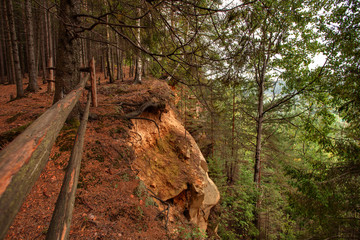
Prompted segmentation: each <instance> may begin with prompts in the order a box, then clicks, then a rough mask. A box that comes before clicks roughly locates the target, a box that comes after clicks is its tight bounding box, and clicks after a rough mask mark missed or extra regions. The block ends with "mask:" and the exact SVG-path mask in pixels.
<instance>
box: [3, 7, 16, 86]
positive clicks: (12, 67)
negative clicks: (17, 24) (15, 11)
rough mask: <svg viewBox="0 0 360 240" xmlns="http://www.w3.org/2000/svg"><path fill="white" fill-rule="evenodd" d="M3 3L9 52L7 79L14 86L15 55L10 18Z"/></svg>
mask: <svg viewBox="0 0 360 240" xmlns="http://www.w3.org/2000/svg"><path fill="white" fill-rule="evenodd" d="M2 3H3V16H4V26H5V34H4V35H5V37H6V40H5V42H6V49H7V50H8V51H7V56H8V58H7V59H8V64H7V67H8V68H7V78H8V82H9V83H10V84H14V83H15V64H14V55H13V46H12V43H11V34H10V26H9V18H8V14H7V12H8V11H7V6H6V1H5V0H2Z"/></svg>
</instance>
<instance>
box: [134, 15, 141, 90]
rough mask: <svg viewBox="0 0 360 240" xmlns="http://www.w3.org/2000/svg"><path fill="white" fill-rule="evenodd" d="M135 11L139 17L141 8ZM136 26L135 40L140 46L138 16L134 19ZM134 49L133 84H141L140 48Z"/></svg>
mask: <svg viewBox="0 0 360 240" xmlns="http://www.w3.org/2000/svg"><path fill="white" fill-rule="evenodd" d="M137 11H138V12H137V13H138V16H139V17H140V15H141V8H138V9H137ZM136 26H137V27H138V28H137V29H136V35H135V37H136V41H137V45H138V47H139V48H140V46H141V31H140V18H139V19H137V20H136ZM139 48H138V49H136V64H135V65H136V66H135V67H136V69H135V78H134V83H135V84H141V82H142V61H141V51H140V49H139Z"/></svg>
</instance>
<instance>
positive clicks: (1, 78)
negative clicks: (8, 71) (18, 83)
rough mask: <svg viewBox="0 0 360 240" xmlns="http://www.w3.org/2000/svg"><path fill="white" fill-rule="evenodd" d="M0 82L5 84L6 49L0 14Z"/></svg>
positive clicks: (0, 5) (0, 4)
mask: <svg viewBox="0 0 360 240" xmlns="http://www.w3.org/2000/svg"><path fill="white" fill-rule="evenodd" d="M2 5H3V4H2V2H1V1H0V9H2V8H3V6H2ZM0 28H1V29H0V83H2V84H5V61H4V60H5V56H6V49H5V45H3V43H4V39H5V36H4V28H5V26H4V21H3V18H2V16H0Z"/></svg>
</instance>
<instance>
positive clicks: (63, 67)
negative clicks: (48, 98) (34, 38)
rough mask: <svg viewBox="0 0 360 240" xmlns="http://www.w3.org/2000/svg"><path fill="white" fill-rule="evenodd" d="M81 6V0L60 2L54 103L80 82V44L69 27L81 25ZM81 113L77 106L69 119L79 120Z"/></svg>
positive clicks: (63, 0) (62, 0)
mask: <svg viewBox="0 0 360 240" xmlns="http://www.w3.org/2000/svg"><path fill="white" fill-rule="evenodd" d="M79 6H80V0H61V1H60V9H59V17H60V19H61V21H60V24H59V31H58V44H57V46H58V47H57V54H56V57H57V60H56V63H57V64H56V75H55V76H56V77H55V96H54V102H57V101H58V100H60V99H61V97H62V92H63V93H64V94H65V95H66V94H68V93H69V92H70V91H72V90H73V89H74V87H75V86H76V85H77V84H78V83H79V80H80V71H79V68H80V42H79V40H78V39H74V33H73V31H74V29H73V28H72V27H69V26H73V25H78V24H80V22H79V21H78V19H77V18H76V15H77V14H78V12H79V9H78V8H79ZM79 113H80V108H79V105H77V106H76V107H75V108H74V110H73V111H72V113H71V114H70V116H69V119H71V118H72V119H73V118H77V119H79Z"/></svg>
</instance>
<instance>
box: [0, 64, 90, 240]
mask: <svg viewBox="0 0 360 240" xmlns="http://www.w3.org/2000/svg"><path fill="white" fill-rule="evenodd" d="M88 72H90V76H91V79H92V80H91V82H92V83H94V84H92V92H93V93H95V96H94V94H93V95H92V99H93V105H94V106H96V105H97V100H96V85H95V63H94V58H93V59H92V60H91V61H90V67H89V69H88ZM87 75H88V76H86V77H84V78H82V79H81V81H80V83H79V84H78V85H77V87H76V88H75V89H74V90H73V91H71V92H70V93H69V94H68V95H66V96H65V97H64V98H63V99H62V100H60V101H58V102H57V103H55V104H54V105H53V106H52V107H51V108H49V109H48V110H47V111H46V112H45V113H43V114H42V115H41V116H40V117H39V118H38V119H36V120H35V121H34V122H33V123H32V124H31V125H30V126H29V127H28V128H27V129H26V130H25V131H24V132H23V133H22V134H20V135H19V136H18V137H17V138H15V139H14V141H12V142H11V143H10V144H9V145H8V146H7V147H6V148H4V149H3V150H2V151H1V152H0V239H4V238H5V236H6V232H7V230H8V228H9V227H10V225H11V223H12V221H13V220H14V218H15V216H16V214H17V213H18V211H19V209H20V207H21V205H22V203H23V201H24V200H25V198H26V196H27V194H28V193H29V192H30V190H31V188H32V186H33V185H34V184H35V182H36V181H37V179H38V178H39V176H40V173H41V172H42V170H43V169H44V167H45V166H46V163H47V162H48V159H49V155H50V152H51V148H52V146H53V145H54V143H55V140H56V138H57V136H58V134H59V132H60V130H61V128H62V127H63V125H64V123H65V121H66V119H67V117H68V115H69V114H70V112H71V111H72V109H73V108H74V106H75V104H76V103H77V102H78V101H79V98H80V96H81V94H82V92H83V91H84V89H85V84H86V82H87V80H88V79H89V74H87ZM90 96H91V93H90V92H89V94H88V102H87V105H86V109H85V113H84V115H83V118H82V121H81V124H80V127H79V129H78V133H77V137H76V139H75V144H74V146H73V150H72V153H71V157H70V160H69V164H68V166H69V167H68V169H67V172H66V174H65V178H64V181H63V185H62V188H61V192H60V194H59V197H58V200H57V203H56V208H55V210H54V213H53V217H52V221H51V223H50V227H49V230H48V233H47V239H67V237H68V234H69V230H70V222H71V217H72V210H73V206H74V200H75V192H76V187H77V181H78V176H79V171H80V163H81V155H82V148H83V143H84V135H85V130H86V123H87V119H88V115H89V108H90V101H91V100H90ZM94 99H95V101H94Z"/></svg>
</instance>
